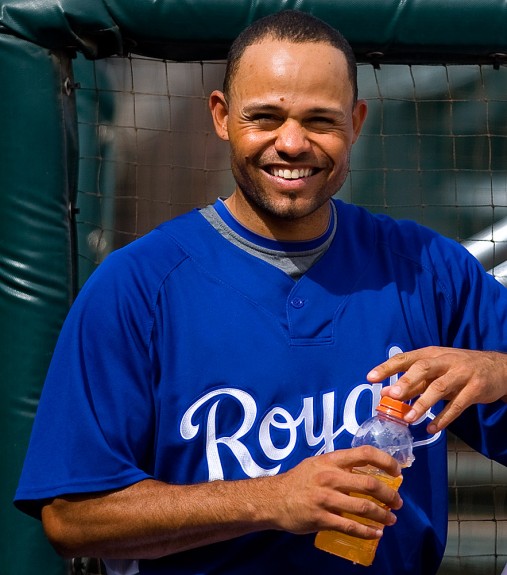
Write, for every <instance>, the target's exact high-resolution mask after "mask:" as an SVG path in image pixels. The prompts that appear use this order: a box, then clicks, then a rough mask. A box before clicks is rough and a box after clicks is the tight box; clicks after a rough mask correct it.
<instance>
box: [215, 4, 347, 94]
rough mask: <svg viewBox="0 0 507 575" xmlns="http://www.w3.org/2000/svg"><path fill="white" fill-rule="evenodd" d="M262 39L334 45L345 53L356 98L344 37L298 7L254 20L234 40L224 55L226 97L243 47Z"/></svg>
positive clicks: (257, 42)
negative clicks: (225, 55)
mask: <svg viewBox="0 0 507 575" xmlns="http://www.w3.org/2000/svg"><path fill="white" fill-rule="evenodd" d="M265 38H270V39H273V40H287V41H288V42H292V43H293V44H304V43H306V42H308V43H324V44H329V45H330V46H334V47H335V48H336V49H337V50H339V51H340V52H342V53H343V54H344V55H345V58H346V60H347V67H348V75H349V79H350V83H351V85H352V90H353V94H354V102H356V100H357V64H356V57H355V55H354V52H353V50H352V48H351V46H350V44H349V43H348V42H347V40H346V39H345V37H344V36H343V35H342V34H341V33H340V32H339V31H338V30H336V29H335V28H333V27H331V26H330V25H329V24H327V23H326V22H324V21H323V20H321V19H319V18H317V17H315V16H312V15H311V14H308V13H307V12H302V11H299V10H282V11H280V12H276V13H275V14H270V15H269V16H264V17H263V18H260V19H258V20H255V22H253V24H251V25H250V26H249V27H248V28H245V30H243V32H241V34H239V36H238V37H237V38H236V39H235V40H234V42H233V43H232V45H231V47H230V49H229V55H228V57H227V66H226V69H225V76H224V84H223V92H224V95H225V97H226V99H228V98H229V95H230V89H231V84H232V81H233V79H234V76H235V74H236V72H237V71H238V68H239V63H240V60H241V58H242V56H243V53H244V52H245V50H246V49H247V48H248V47H249V46H252V45H253V44H259V43H260V42H261V41H262V40H264V39H265Z"/></svg>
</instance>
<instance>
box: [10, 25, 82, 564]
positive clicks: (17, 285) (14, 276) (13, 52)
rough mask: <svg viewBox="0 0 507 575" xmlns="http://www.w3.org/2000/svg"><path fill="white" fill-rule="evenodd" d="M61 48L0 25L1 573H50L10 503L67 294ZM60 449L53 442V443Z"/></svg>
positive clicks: (27, 523) (67, 123)
mask: <svg viewBox="0 0 507 575" xmlns="http://www.w3.org/2000/svg"><path fill="white" fill-rule="evenodd" d="M71 78H72V73H71V66H70V60H69V58H68V57H67V56H66V55H65V54H57V53H54V52H53V53H51V52H50V51H49V50H47V49H45V48H41V47H39V46H36V45H35V44H33V43H31V42H27V41H26V40H22V39H20V38H16V37H14V36H11V35H7V34H0V102H1V105H2V117H1V119H0V132H1V135H0V165H1V169H0V221H1V224H0V233H1V236H0V326H1V328H0V374H1V375H0V394H1V396H0V453H1V455H0V461H1V468H0V469H1V471H0V533H1V536H0V572H1V573H3V574H5V575H15V574H18V573H19V574H27V575H28V574H29V573H33V574H35V573H38V574H40V575H43V574H46V573H47V574H48V575H49V574H51V575H53V574H54V575H56V574H59V573H63V572H64V564H63V562H62V560H61V559H60V558H59V557H57V555H56V553H55V552H54V551H53V550H52V548H51V547H50V545H49V543H48V542H47V540H46V539H45V537H44V536H43V535H42V529H41V526H40V524H39V522H38V521H35V520H33V519H30V518H28V517H25V516H23V515H22V514H20V513H19V512H18V511H16V510H15V509H13V507H12V498H13V494H14V490H15V488H16V484H17V481H18V478H19V473H20V470H21V466H22V463H23V457H24V452H25V450H26V447H27V444H28V437H29V434H30V430H31V425H32V420H33V416H34V413H35V409H36V406H37V402H38V398H39V395H40V389H41V382H42V381H43V378H44V375H43V374H44V373H45V371H46V370H47V368H48V365H49V360H50V358H51V354H52V351H53V347H54V344H55V341H56V338H57V336H58V333H59V330H60V327H61V324H62V321H63V319H64V317H65V315H66V313H67V310H68V307H69V305H70V303H71V301H72V297H73V286H74V282H73V277H72V276H73V266H72V258H73V255H72V250H71V243H72V237H73V234H72V226H71V222H70V217H71V205H72V202H73V196H74V193H75V175H76V165H77V147H76V118H75V106H74V100H73V98H72V94H71V82H72V80H71ZM55 449H57V446H55Z"/></svg>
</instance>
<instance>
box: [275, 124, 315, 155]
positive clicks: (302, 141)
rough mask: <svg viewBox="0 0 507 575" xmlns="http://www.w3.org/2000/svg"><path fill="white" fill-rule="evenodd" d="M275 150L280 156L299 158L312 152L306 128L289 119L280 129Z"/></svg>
mask: <svg viewBox="0 0 507 575" xmlns="http://www.w3.org/2000/svg"><path fill="white" fill-rule="evenodd" d="M276 136H277V137H276V142H275V149H276V151H277V152H278V153H279V154H287V155H289V156H298V155H299V154H302V153H304V152H308V151H309V150H310V147H311V146H310V141H309V140H308V138H307V134H306V130H305V128H304V127H303V126H302V125H301V124H300V123H299V122H298V121H296V120H292V119H287V120H285V122H284V123H283V124H282V125H281V126H280V127H279V128H278V130H277V135H276Z"/></svg>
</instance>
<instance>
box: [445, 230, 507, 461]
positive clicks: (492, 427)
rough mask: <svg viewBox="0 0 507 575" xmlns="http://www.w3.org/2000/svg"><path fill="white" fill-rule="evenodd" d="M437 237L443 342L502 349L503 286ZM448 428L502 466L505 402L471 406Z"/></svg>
mask: <svg viewBox="0 0 507 575" xmlns="http://www.w3.org/2000/svg"><path fill="white" fill-rule="evenodd" d="M438 241H439V242H444V244H445V247H444V249H443V250H442V251H441V253H443V254H445V255H444V256H443V257H444V260H443V261H441V262H440V263H439V277H440V279H441V281H442V285H443V286H444V289H445V291H446V292H447V294H448V297H449V301H450V302H451V305H450V306H449V309H450V310H451V311H450V316H449V317H448V318H446V322H445V323H446V324H447V332H446V335H447V337H448V338H449V339H448V341H447V342H444V344H443V345H448V346H450V347H455V348H463V349H477V350H487V351H499V352H503V353H507V288H505V286H503V285H502V284H501V283H500V282H498V281H497V280H496V279H495V278H494V277H493V276H492V275H491V274H489V273H486V272H485V270H484V269H483V267H482V265H481V264H480V263H479V262H478V261H477V260H476V259H475V258H474V257H473V256H471V255H470V254H469V253H468V252H467V251H466V250H465V248H463V247H462V246H459V245H457V244H456V243H455V242H453V241H452V240H444V239H440V240H438ZM444 316H445V313H444ZM449 429H450V430H451V431H452V432H453V433H455V434H456V435H457V436H458V437H460V438H461V439H462V440H463V441H465V442H466V443H467V444H468V445H469V446H471V447H473V448H474V449H475V450H477V451H479V452H480V453H482V454H483V455H485V456H487V457H489V458H491V459H494V460H495V461H498V462H500V463H502V464H504V465H507V443H506V442H505V439H504V431H505V430H506V429H507V404H506V403H505V402H503V401H497V402H494V403H491V404H484V405H481V404H476V405H473V406H471V407H469V408H468V409H467V410H465V412H464V413H463V414H462V415H461V416H460V417H459V418H458V419H457V420H456V421H455V422H453V423H452V424H451V425H450V427H449Z"/></svg>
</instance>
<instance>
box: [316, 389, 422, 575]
mask: <svg viewBox="0 0 507 575" xmlns="http://www.w3.org/2000/svg"><path fill="white" fill-rule="evenodd" d="M410 409H411V408H410V406H409V405H407V404H406V403H403V402H402V401H399V400H397V399H391V398H390V397H383V398H382V399H381V400H380V403H379V405H378V406H377V408H376V411H377V415H375V416H374V417H372V418H370V419H368V420H367V421H365V422H364V423H363V424H362V425H361V426H360V427H359V429H358V431H357V433H356V435H355V436H354V438H353V440H352V447H358V446H360V445H373V446H374V447H377V448H378V449H382V451H385V452H387V453H389V455H391V456H392V457H394V458H395V459H397V460H398V462H399V463H400V465H401V466H402V467H410V466H411V465H412V462H413V461H414V456H413V453H412V443H413V440H412V434H411V433H410V430H409V429H408V424H407V423H406V422H405V421H404V420H403V417H404V415H406V413H408V411H410ZM352 472H353V473H363V474H369V475H374V476H375V477H376V478H377V479H379V480H380V481H383V482H384V483H387V485H389V487H391V488H392V489H395V490H396V491H397V490H398V489H399V487H400V485H401V482H402V480H403V478H402V476H401V475H399V476H398V477H392V476H391V475H388V474H387V473H385V472H384V471H382V470H381V469H377V468H376V467H373V466H371V465H367V466H365V467H358V468H354V469H353V470H352ZM350 495H353V496H355V497H362V498H364V499H370V501H375V503H377V504H378V505H381V506H382V507H385V505H384V504H383V503H380V502H379V501H377V500H376V499H374V498H373V497H369V496H367V495H362V494H360V493H351V494H350ZM343 517H350V518H351V519H354V520H355V521H357V522H359V523H362V524H364V525H371V526H373V527H377V528H382V527H383V526H382V525H381V524H380V523H376V522H375V521H372V520H369V519H364V518H362V517H357V516H356V515H352V514H350V513H343ZM378 543H379V540H378V539H361V538H360V537H354V536H352V535H347V534H345V533H341V532H339V531H319V533H317V536H316V538H315V546H316V547H317V548H318V549H322V550H323V551H327V552H328V553H332V554H334V555H338V556H339V557H343V558H344V559H348V560H350V561H353V562H354V563H358V564H360V565H364V566H366V567H367V566H369V565H371V564H372V563H373V559H374V558H375V553H376V551H377V546H378Z"/></svg>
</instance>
